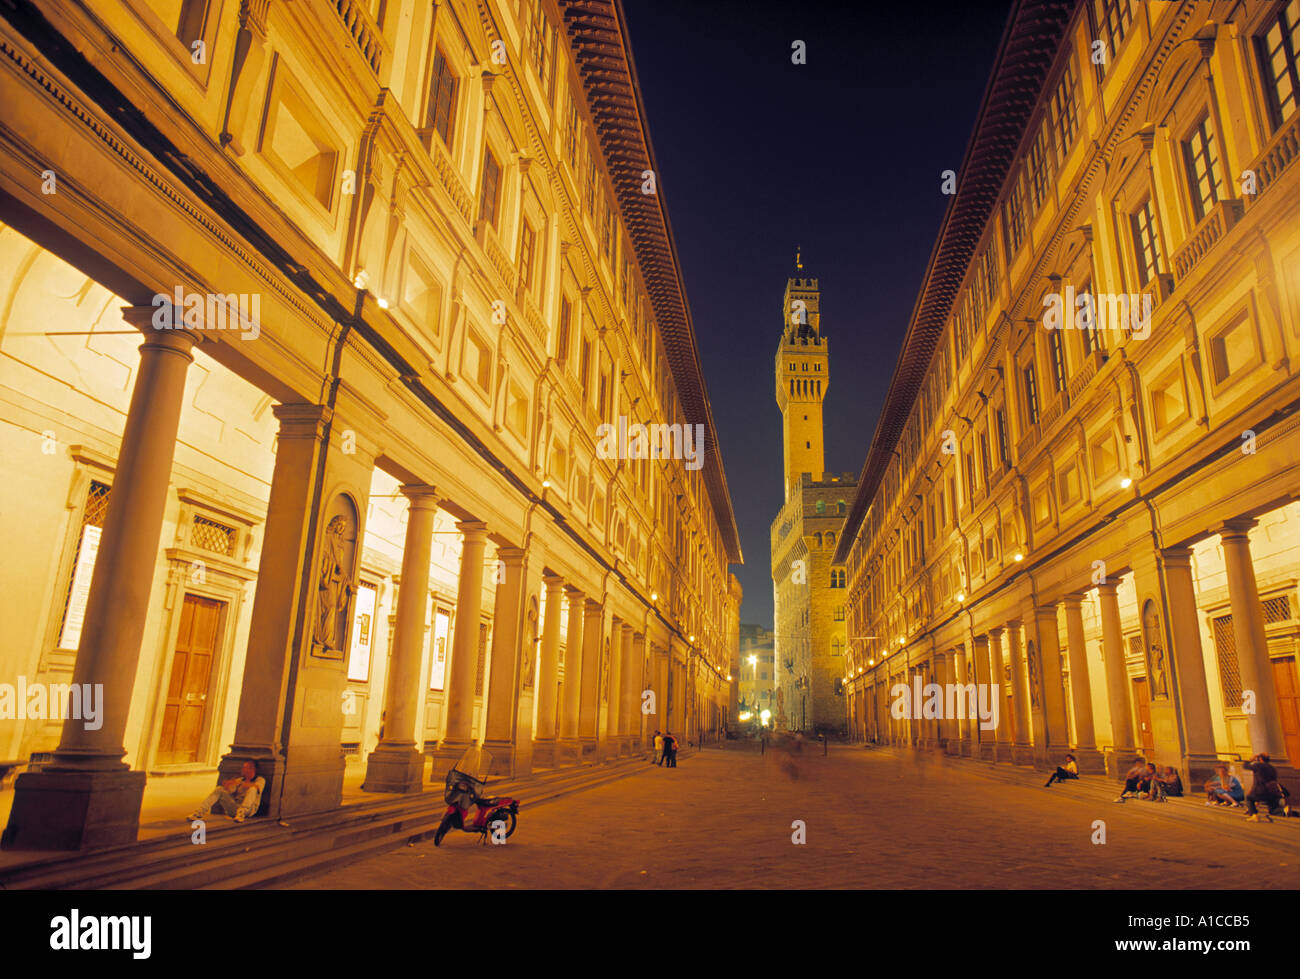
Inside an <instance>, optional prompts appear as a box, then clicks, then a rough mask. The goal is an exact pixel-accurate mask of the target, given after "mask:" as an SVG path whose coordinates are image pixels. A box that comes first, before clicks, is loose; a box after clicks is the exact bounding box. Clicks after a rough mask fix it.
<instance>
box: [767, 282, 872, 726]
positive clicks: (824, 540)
mask: <svg viewBox="0 0 1300 979" xmlns="http://www.w3.org/2000/svg"><path fill="white" fill-rule="evenodd" d="M795 261H796V271H798V272H800V273H802V271H803V266H802V264H801V263H800V262H799V260H798V259H797V258H796V260H795ZM782 309H783V310H784V313H783V316H784V321H785V327H784V329H783V330H782V334H781V344H780V347H779V348H778V350H777V354H776V403H777V406H778V407H779V408H780V409H781V418H782V426H781V432H782V453H783V460H784V473H785V483H784V485H785V500H784V502H783V503H782V506H781V509H780V511H779V512H778V513H777V516H776V519H775V520H774V521H773V522H772V529H771V554H772V597H773V625H774V632H775V647H776V650H775V655H776V678H775V684H774V690H775V693H776V704H775V707H774V708H773V716H774V718H775V722H776V725H777V726H778V727H780V728H786V729H790V730H807V731H813V730H830V731H842V730H844V706H843V699H842V698H843V692H842V690H841V686H842V680H841V678H842V676H843V674H844V669H845V666H844V664H845V659H844V656H845V645H846V635H847V633H846V612H845V596H846V594H847V592H846V590H845V582H844V572H843V570H842V569H832V567H831V556H832V554H833V553H834V551H835V547H836V540H837V535H838V533H839V531H840V527H841V525H842V524H843V519H844V514H845V512H846V509H847V507H848V501H849V500H851V499H852V497H853V493H854V487H855V485H856V481H855V479H854V477H853V474H852V473H827V472H824V471H823V469H824V465H825V451H824V442H823V434H822V404H823V402H824V400H825V397H826V392H827V391H828V390H829V388H830V349H829V346H828V343H827V339H826V335H825V334H824V333H823V332H822V328H821V288H820V286H819V285H818V281H817V280H816V279H813V278H807V277H804V276H803V275H802V274H801V275H799V276H797V277H794V278H791V279H789V280H788V281H787V282H786V288H785V295H784V297H783V301H782Z"/></svg>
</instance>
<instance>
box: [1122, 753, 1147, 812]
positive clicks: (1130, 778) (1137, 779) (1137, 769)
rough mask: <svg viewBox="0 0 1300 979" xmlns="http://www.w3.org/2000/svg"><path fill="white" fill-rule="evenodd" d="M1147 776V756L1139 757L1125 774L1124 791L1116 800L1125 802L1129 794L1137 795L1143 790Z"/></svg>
mask: <svg viewBox="0 0 1300 979" xmlns="http://www.w3.org/2000/svg"><path fill="white" fill-rule="evenodd" d="M1146 778H1147V761H1146V759H1145V758H1139V759H1138V760H1137V761H1135V762H1134V763H1133V767H1132V768H1130V769H1129V770H1128V772H1126V773H1125V775H1124V791H1123V792H1121V793H1120V794H1119V798H1118V799H1116V800H1115V801H1116V802H1123V801H1124V800H1125V799H1126V798H1128V796H1129V795H1137V794H1138V792H1140V791H1143V789H1142V783H1143V782H1144V781H1145V780H1146Z"/></svg>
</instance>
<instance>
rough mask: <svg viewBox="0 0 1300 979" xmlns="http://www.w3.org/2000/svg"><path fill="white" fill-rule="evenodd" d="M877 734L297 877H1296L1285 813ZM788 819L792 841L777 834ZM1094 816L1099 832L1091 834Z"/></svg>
mask: <svg viewBox="0 0 1300 979" xmlns="http://www.w3.org/2000/svg"><path fill="white" fill-rule="evenodd" d="M1045 778H1046V775H1038V773H1036V772H1033V771H1030V770H1027V769H1015V770H1011V769H1008V768H1007V767H1005V766H1003V767H995V766H992V765H990V764H986V763H980V762H972V761H969V760H956V759H948V758H944V757H942V756H937V755H930V754H913V753H911V752H902V751H894V750H886V749H874V750H864V749H862V748H849V747H832V749H831V752H830V755H829V757H822V756H821V754H820V749H819V748H812V749H811V750H810V751H809V752H808V753H805V754H804V755H802V756H800V757H799V758H798V759H797V760H793V759H792V758H791V756H787V755H784V754H780V753H774V752H771V751H769V753H768V754H767V755H765V756H760V755H758V754H757V753H756V752H755V753H746V752H741V751H735V750H728V751H721V750H706V751H705V752H704V753H703V754H700V755H692V756H688V757H685V758H683V759H682V761H681V765H680V767H679V768H677V769H676V770H670V769H663V768H655V767H652V766H650V765H647V766H646V771H645V772H643V773H640V774H637V775H634V776H631V777H629V778H625V779H622V780H620V781H618V782H615V783H613V784H611V785H607V786H604V787H601V788H597V789H593V790H591V791H587V792H582V793H578V794H575V795H570V796H567V797H564V798H561V799H557V800H555V801H553V802H549V803H545V804H543V805H540V806H538V807H536V808H532V807H530V806H529V805H528V799H527V798H524V799H523V806H522V808H521V810H520V814H519V828H518V830H517V831H516V833H515V834H514V836H513V837H512V838H511V839H510V841H509V843H507V844H505V845H504V846H479V845H477V838H476V837H472V836H469V835H467V834H465V833H456V832H453V833H451V834H449V835H448V837H447V839H446V840H445V841H444V842H443V845H442V847H440V848H435V847H434V846H433V843H432V842H428V843H421V844H417V845H414V846H407V847H403V848H402V849H399V850H396V851H394V852H391V853H387V854H383V855H380V856H377V857H372V858H370V859H367V860H363V861H361V862H359V863H355V864H351V865H348V866H345V867H342V868H339V869H337V870H334V871H332V872H329V873H325V874H322V875H320V876H317V877H314V878H311V879H309V880H304V881H300V882H298V883H297V885H296V886H297V887H299V888H385V889H387V888H402V889H405V888H468V887H474V886H481V885H485V884H486V885H489V886H492V887H518V888H542V887H547V888H550V887H553V888H651V889H652V888H844V887H849V888H856V887H865V888H931V887H936V888H981V887H987V888H1062V887H1064V888H1104V889H1111V888H1157V889H1163V888H1185V887H1207V888H1251V889H1255V888H1258V887H1259V886H1260V881H1266V882H1267V885H1268V886H1272V887H1276V888H1288V889H1290V888H1296V887H1298V886H1300V819H1292V820H1284V819H1280V818H1279V819H1277V820H1276V822H1274V823H1272V824H1267V823H1260V824H1247V823H1245V822H1244V820H1243V819H1242V817H1241V816H1239V815H1235V814H1229V813H1226V812H1215V811H1211V810H1209V809H1206V808H1205V807H1204V806H1203V805H1202V803H1201V802H1200V801H1199V800H1197V799H1184V800H1174V801H1171V802H1170V803H1168V804H1163V805H1161V804H1153V803H1146V802H1137V801H1130V802H1128V803H1126V804H1124V805H1115V804H1113V803H1112V802H1110V799H1111V798H1112V797H1113V796H1114V786H1113V785H1112V783H1110V782H1108V781H1106V780H1103V779H1101V778H1099V777H1093V778H1088V777H1085V779H1084V780H1083V781H1081V782H1080V783H1077V784H1073V783H1072V784H1067V785H1065V786H1053V787H1052V788H1050V789H1047V788H1044V787H1043V785H1042V783H1043V781H1044V779H1045ZM795 820H803V822H804V824H805V826H806V839H807V842H806V843H805V844H803V845H796V844H795V843H793V842H792V834H794V833H795V830H794V829H792V827H791V824H792V823H793V822H794V821H795ZM1095 820H1103V821H1104V823H1105V839H1106V842H1105V843H1104V844H1095V843H1093V842H1092V840H1093V838H1094V836H1095V835H1096V834H1097V832H1098V831H1097V829H1096V828H1095V827H1094V825H1093V824H1094V821H1095Z"/></svg>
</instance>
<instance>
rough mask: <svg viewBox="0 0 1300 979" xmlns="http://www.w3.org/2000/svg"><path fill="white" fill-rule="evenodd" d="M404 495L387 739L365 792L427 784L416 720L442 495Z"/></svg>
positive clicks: (413, 489) (423, 489) (421, 489)
mask: <svg viewBox="0 0 1300 979" xmlns="http://www.w3.org/2000/svg"><path fill="white" fill-rule="evenodd" d="M402 495H403V496H405V497H406V499H407V501H408V504H407V516H406V541H405V543H404V544H403V546H402V578H401V584H400V586H399V589H400V590H399V591H398V593H397V613H396V616H395V618H396V622H395V624H394V627H393V652H392V655H391V656H390V657H389V663H388V684H387V691H386V694H385V697H384V737H383V739H382V740H381V741H380V742H379V744H378V745H376V746H375V750H374V751H372V752H371V753H370V758H369V759H368V760H367V762H366V780H365V782H364V783H362V786H361V788H362V789H364V790H365V791H367V792H419V791H420V789H421V787H422V785H423V783H424V753H423V752H422V751H421V750H420V749H419V748H418V747H417V745H416V741H415V718H416V714H417V713H418V712H419V707H420V697H421V696H423V694H424V690H423V687H422V684H421V683H420V666H421V664H422V662H423V659H424V636H425V615H426V612H427V610H428V604H429V563H430V556H431V554H432V551H433V524H434V518H435V517H436V516H437V513H438V496H437V493H436V491H435V490H434V488H433V487H432V486H403V487H402Z"/></svg>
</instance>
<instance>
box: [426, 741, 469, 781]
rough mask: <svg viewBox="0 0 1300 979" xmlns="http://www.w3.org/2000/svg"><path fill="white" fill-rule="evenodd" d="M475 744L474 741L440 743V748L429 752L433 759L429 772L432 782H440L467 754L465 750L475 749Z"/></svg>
mask: <svg viewBox="0 0 1300 979" xmlns="http://www.w3.org/2000/svg"><path fill="white" fill-rule="evenodd" d="M473 744H474V742H472V741H460V740H456V741H439V742H438V747H436V748H434V749H433V751H431V752H429V757H430V758H432V759H433V765H432V766H431V768H430V770H429V778H430V780H432V781H435V782H437V781H440V780H441V779H442V777H443V776H444V775H446V774H447V773H448V772H449V771H451V769H452V766H454V765H455V764H456V762H458V761H460V756H461V755H463V754H464V753H465V750H466V749H467V748H470V747H473Z"/></svg>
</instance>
